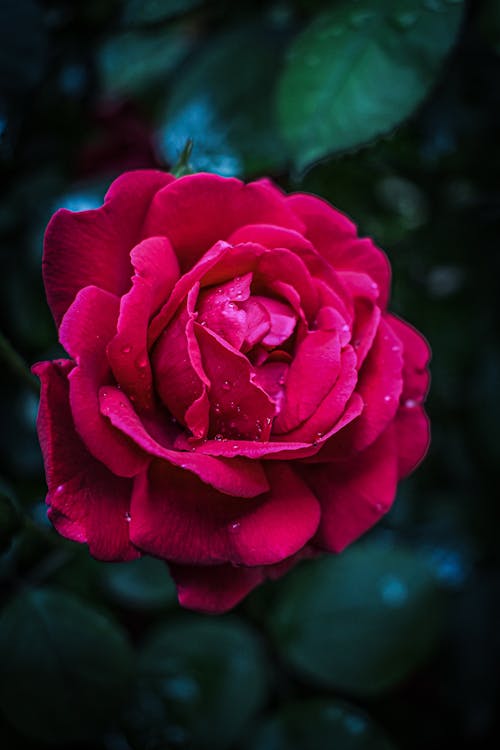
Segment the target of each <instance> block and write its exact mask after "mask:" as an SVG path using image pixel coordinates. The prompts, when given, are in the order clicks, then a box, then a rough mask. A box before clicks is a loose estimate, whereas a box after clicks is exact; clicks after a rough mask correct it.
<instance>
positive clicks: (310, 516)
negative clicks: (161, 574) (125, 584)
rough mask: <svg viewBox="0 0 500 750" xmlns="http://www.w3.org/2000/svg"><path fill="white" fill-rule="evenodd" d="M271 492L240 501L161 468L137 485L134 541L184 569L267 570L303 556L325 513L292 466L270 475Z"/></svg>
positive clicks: (276, 467) (275, 468)
mask: <svg viewBox="0 0 500 750" xmlns="http://www.w3.org/2000/svg"><path fill="white" fill-rule="evenodd" d="M266 472H267V474H268V479H269V483H270V486H271V489H270V491H269V492H267V493H266V494H264V495H261V496H260V497H259V498H255V499H254V500H245V501H243V500H241V498H234V497H229V496H227V495H223V494H221V493H219V492H217V491H216V490H215V489H213V488H211V487H208V486H206V485H203V484H201V483H200V481H199V480H198V479H197V478H196V477H194V476H193V475H192V474H189V473H187V472H185V471H182V470H179V469H175V468H174V467H172V466H168V465H167V464H164V463H159V462H156V463H154V464H153V465H152V466H151V469H150V472H149V475H146V474H143V475H141V476H140V477H137V478H136V480H135V485H134V493H133V497H132V506H131V517H132V519H131V524H130V527H131V528H130V533H131V538H132V539H133V541H134V544H136V546H137V547H139V548H140V549H142V550H143V551H145V552H148V553H150V554H153V555H155V556H157V557H161V558H163V559H165V560H168V561H169V562H176V563H180V564H182V565H194V564H196V565H203V564H205V565H206V564H220V563H223V562H231V563H233V564H237V565H252V566H254V565H267V564H270V563H274V562H279V561H281V560H283V559H285V558H287V557H289V556H290V555H292V554H294V553H295V552H297V551H298V550H299V549H301V548H302V547H303V546H304V544H306V542H307V541H308V540H309V539H310V538H311V537H312V536H313V535H314V533H315V531H316V529H317V526H318V522H319V505H318V502H317V500H316V498H315V497H314V495H313V494H312V492H311V491H310V490H309V489H308V487H307V486H306V485H305V484H304V482H303V481H302V480H301V479H299V477H298V476H297V475H296V474H295V473H294V472H293V471H292V469H291V468H290V467H289V466H288V465H287V464H286V463H281V462H279V463H274V464H270V465H268V466H267V467H266Z"/></svg>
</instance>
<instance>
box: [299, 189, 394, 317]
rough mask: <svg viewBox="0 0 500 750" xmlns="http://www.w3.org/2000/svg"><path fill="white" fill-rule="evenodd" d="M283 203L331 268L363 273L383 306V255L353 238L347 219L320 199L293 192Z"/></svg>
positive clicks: (386, 277) (386, 269) (386, 283)
mask: <svg viewBox="0 0 500 750" xmlns="http://www.w3.org/2000/svg"><path fill="white" fill-rule="evenodd" d="M287 204H288V206H290V208H291V209H292V210H293V211H294V213H295V214H296V215H297V216H298V217H299V218H300V219H301V220H302V221H303V222H304V223H305V225H306V227H307V228H306V231H305V236H306V237H307V238H308V239H309V240H311V242H312V244H313V245H314V247H315V248H316V250H318V252H320V253H321V255H323V256H324V257H325V258H326V259H327V260H328V261H330V263H331V265H332V266H333V268H334V269H336V270H337V271H338V270H344V269H345V270H346V271H360V272H361V273H367V274H368V275H369V276H371V277H372V279H373V281H375V282H376V283H377V284H378V287H379V290H380V299H379V302H380V306H381V307H382V308H384V307H386V305H387V300H388V297H389V287H390V281H391V270H390V266H389V261H388V260H387V257H386V256H385V254H384V253H383V252H382V251H381V250H379V249H378V247H376V246H375V245H374V244H373V242H372V241H371V240H370V239H368V238H365V239H359V238H358V237H357V232H356V226H355V225H354V224H353V223H352V221H351V220H350V219H348V218H347V216H345V215H344V214H343V213H341V212H340V211H338V210H337V209H336V208H334V207H333V206H331V205H330V204H329V203H327V202H326V201H324V200H321V199H320V198H317V197H315V196H313V195H304V194H302V193H297V194H296V195H291V196H289V197H288V198H287Z"/></svg>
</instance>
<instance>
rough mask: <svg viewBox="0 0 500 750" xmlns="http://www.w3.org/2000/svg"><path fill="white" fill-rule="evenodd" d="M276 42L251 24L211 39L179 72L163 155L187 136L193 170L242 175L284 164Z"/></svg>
mask: <svg viewBox="0 0 500 750" xmlns="http://www.w3.org/2000/svg"><path fill="white" fill-rule="evenodd" d="M281 46H282V44H281V37H280V36H279V35H278V34H276V33H275V32H274V31H272V30H269V29H265V28H262V27H259V26H255V25H251V26H248V27H245V28H241V29H238V30H233V31H230V32H227V33H224V34H223V35H220V36H218V37H216V38H214V39H213V40H212V41H211V42H210V43H209V44H208V46H206V47H205V48H204V49H203V50H202V51H201V52H200V53H199V54H198V55H197V56H196V57H194V58H193V59H192V60H191V61H190V64H189V65H188V66H187V67H186V68H185V69H184V70H182V71H181V72H179V74H178V75H177V76H176V78H175V81H173V88H172V95H171V99H170V101H169V103H168V105H167V108H166V110H165V112H164V114H163V116H162V126H161V131H160V134H159V141H160V144H159V145H160V149H161V150H162V152H163V154H164V156H165V158H166V160H167V161H168V162H170V163H172V164H175V163H176V162H177V160H178V157H179V154H180V152H181V150H182V148H183V147H184V145H185V143H186V140H187V139H188V138H191V139H192V140H193V153H192V158H191V161H192V164H193V167H194V168H195V169H196V170H198V171H210V172H218V173H219V174H222V175H244V174H258V173H262V172H266V171H269V170H274V171H275V170H276V169H279V168H280V166H282V165H283V163H284V161H285V153H284V146H283V143H282V142H281V139H280V138H279V136H278V135H277V133H276V130H275V126H274V120H273V107H272V91H273V85H274V79H275V77H276V74H277V68H278V63H279V61H280V50H281ZM256 50H258V54H256Z"/></svg>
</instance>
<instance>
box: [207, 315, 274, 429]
mask: <svg viewBox="0 0 500 750" xmlns="http://www.w3.org/2000/svg"><path fill="white" fill-rule="evenodd" d="M195 331H196V337H197V340H198V344H199V347H200V352H201V357H202V361H203V369H204V371H205V373H206V375H207V377H208V381H209V383H210V392H209V397H210V427H211V432H212V435H221V437H226V438H233V437H236V438H237V437H243V438H245V437H248V438H250V439H254V440H266V439H267V438H268V437H269V433H270V431H271V423H272V418H273V417H274V404H273V403H272V401H271V400H270V399H269V397H268V396H267V395H266V393H265V392H264V391H263V390H262V388H260V387H259V386H258V385H256V384H255V383H253V382H252V374H253V373H252V369H251V366H250V363H249V362H248V359H247V358H246V357H245V356H244V355H243V354H241V353H240V352H239V351H237V350H235V349H232V348H231V347H230V346H229V345H227V344H226V343H225V342H224V341H223V340H222V339H220V338H219V337H218V336H216V334H214V333H211V332H210V331H208V330H207V329H206V328H204V327H203V326H201V325H199V324H198V323H195Z"/></svg>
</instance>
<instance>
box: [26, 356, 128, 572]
mask: <svg viewBox="0 0 500 750" xmlns="http://www.w3.org/2000/svg"><path fill="white" fill-rule="evenodd" d="M73 368H74V364H73V363H72V362H69V361H67V360H56V361H54V362H39V363H38V364H37V365H35V366H34V367H33V372H34V373H35V374H36V375H38V377H39V378H40V380H41V386H42V387H41V396H40V408H39V412H38V420H37V427H38V434H39V438H40V444H41V447H42V452H43V457H44V462H45V471H46V476H47V484H48V489H49V492H48V495H47V504H48V505H49V518H50V520H51V521H52V523H53V524H54V526H55V527H56V529H57V530H58V531H59V533H60V534H62V535H63V536H65V537H67V538H68V539H72V540H74V541H77V542H86V543H87V544H88V545H89V550H90V553H91V554H92V555H93V556H94V557H96V558H98V559H100V560H132V559H134V558H136V557H139V555H140V553H139V552H138V550H136V549H135V547H133V545H131V544H130V540H129V533H128V532H129V525H128V522H127V517H128V515H127V514H128V511H129V509H130V496H131V490H132V484H131V482H130V480H126V479H120V478H118V477H115V476H113V474H111V473H110V472H108V471H107V470H106V469H105V467H104V466H103V465H102V464H99V463H98V462H97V461H95V460H94V458H93V457H92V456H91V455H90V454H89V453H88V451H87V450H86V448H85V446H84V445H83V443H82V442H81V440H80V438H79V437H78V435H77V433H76V431H75V427H74V424H73V419H72V415H71V410H70V407H69V387H68V380H67V376H68V374H69V373H70V372H71V371H72V369H73Z"/></svg>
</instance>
